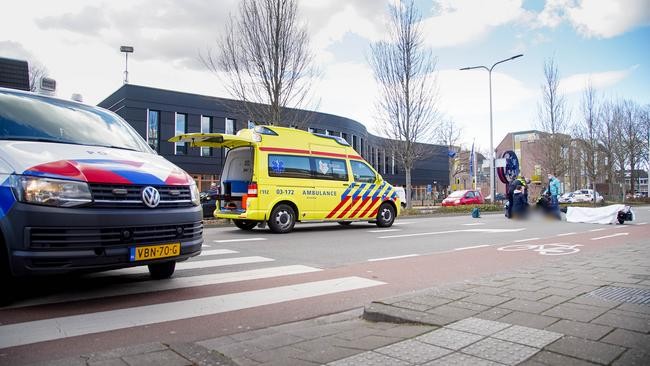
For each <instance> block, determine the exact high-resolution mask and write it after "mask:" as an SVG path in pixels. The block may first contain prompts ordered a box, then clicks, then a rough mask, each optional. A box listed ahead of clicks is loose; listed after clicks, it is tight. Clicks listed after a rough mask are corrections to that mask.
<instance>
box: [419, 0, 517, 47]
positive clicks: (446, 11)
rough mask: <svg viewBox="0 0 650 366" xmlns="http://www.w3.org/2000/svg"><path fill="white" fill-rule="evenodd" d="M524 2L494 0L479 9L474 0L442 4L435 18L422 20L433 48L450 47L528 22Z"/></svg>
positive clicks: (443, 0)
mask: <svg viewBox="0 0 650 366" xmlns="http://www.w3.org/2000/svg"><path fill="white" fill-rule="evenodd" d="M521 3H522V2H521V0H492V1H490V2H489V5H488V4H485V5H481V6H477V3H476V2H475V1H472V0H454V1H452V0H439V1H436V2H435V5H434V8H435V11H434V15H433V16H431V17H428V18H426V19H423V20H422V28H423V31H424V32H425V34H426V35H427V37H426V39H425V42H426V43H427V44H428V45H429V46H431V47H451V46H457V45H461V44H465V43H469V42H472V41H476V40H479V39H481V38H483V37H485V36H486V35H487V34H488V33H489V32H490V31H491V30H492V29H494V28H496V27H498V26H501V25H504V24H507V23H510V22H515V21H520V20H523V19H525V18H526V17H527V16H528V15H527V13H526V12H525V11H524V10H523V9H522V7H521Z"/></svg>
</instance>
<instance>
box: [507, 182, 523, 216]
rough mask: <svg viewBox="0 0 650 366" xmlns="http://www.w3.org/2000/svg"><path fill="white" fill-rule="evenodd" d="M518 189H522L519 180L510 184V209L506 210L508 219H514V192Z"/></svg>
mask: <svg viewBox="0 0 650 366" xmlns="http://www.w3.org/2000/svg"><path fill="white" fill-rule="evenodd" d="M518 187H521V182H520V181H519V180H518V179H515V180H513V181H512V182H510V184H508V188H507V190H508V194H507V196H508V209H507V210H506V217H507V218H512V209H513V206H514V192H515V190H517V189H518Z"/></svg>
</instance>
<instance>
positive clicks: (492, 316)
mask: <svg viewBox="0 0 650 366" xmlns="http://www.w3.org/2000/svg"><path fill="white" fill-rule="evenodd" d="M510 313H512V310H510V309H502V308H492V309H490V310H487V311H484V312H482V313H480V314H477V315H475V316H474V317H475V318H479V319H485V320H497V319H499V318H502V317H504V316H506V315H508V314H510Z"/></svg>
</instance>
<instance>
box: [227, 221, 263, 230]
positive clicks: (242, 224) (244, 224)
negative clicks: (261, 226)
mask: <svg viewBox="0 0 650 366" xmlns="http://www.w3.org/2000/svg"><path fill="white" fill-rule="evenodd" d="M232 222H234V223H235V226H237V227H238V228H240V229H242V230H246V231H249V230H253V228H254V227H255V226H256V225H257V222H255V221H251V220H232Z"/></svg>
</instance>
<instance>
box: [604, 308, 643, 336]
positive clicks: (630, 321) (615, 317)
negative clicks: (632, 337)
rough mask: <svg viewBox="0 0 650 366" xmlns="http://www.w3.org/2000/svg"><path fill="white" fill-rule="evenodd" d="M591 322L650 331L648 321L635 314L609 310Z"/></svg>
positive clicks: (638, 330)
mask: <svg viewBox="0 0 650 366" xmlns="http://www.w3.org/2000/svg"><path fill="white" fill-rule="evenodd" d="M592 323H596V324H604V325H609V326H612V327H615V328H624V329H628V330H635V331H637V332H642V333H648V332H650V321H648V320H647V319H643V318H640V317H635V316H627V315H623V314H621V313H618V312H616V311H614V310H610V311H608V312H606V313H605V314H603V315H601V316H599V317H598V318H596V319H594V320H593V321H592Z"/></svg>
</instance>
